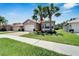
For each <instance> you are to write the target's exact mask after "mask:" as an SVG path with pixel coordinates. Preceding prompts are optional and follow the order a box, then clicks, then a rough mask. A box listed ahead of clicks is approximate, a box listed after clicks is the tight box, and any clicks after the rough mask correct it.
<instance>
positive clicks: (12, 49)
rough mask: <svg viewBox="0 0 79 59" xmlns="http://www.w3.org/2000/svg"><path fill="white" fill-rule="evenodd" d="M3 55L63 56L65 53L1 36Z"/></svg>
mask: <svg viewBox="0 0 79 59" xmlns="http://www.w3.org/2000/svg"><path fill="white" fill-rule="evenodd" d="M0 55H1V56H63V54H60V53H57V52H53V51H49V50H46V49H43V48H40V47H36V46H32V45H29V44H26V43H23V42H19V41H15V40H12V39H9V38H0Z"/></svg>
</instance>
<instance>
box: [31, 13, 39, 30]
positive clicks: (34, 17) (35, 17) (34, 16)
mask: <svg viewBox="0 0 79 59" xmlns="http://www.w3.org/2000/svg"><path fill="white" fill-rule="evenodd" d="M32 19H33V20H35V21H36V24H35V29H34V30H35V31H36V30H37V29H38V30H39V28H38V26H37V24H38V23H37V20H38V17H37V15H35V14H34V15H33V16H32Z"/></svg>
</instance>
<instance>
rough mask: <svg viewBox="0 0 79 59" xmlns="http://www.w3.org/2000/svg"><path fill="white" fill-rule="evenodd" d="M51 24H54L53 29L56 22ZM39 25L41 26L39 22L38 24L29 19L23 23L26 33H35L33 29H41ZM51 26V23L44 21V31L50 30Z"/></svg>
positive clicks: (42, 26)
mask: <svg viewBox="0 0 79 59" xmlns="http://www.w3.org/2000/svg"><path fill="white" fill-rule="evenodd" d="M51 23H52V28H54V26H55V21H52V22H51ZM39 24H40V22H39V21H37V22H36V21H34V20H30V19H28V20H26V21H25V22H24V23H23V27H24V31H29V32H33V29H36V28H39ZM49 26H50V23H49V21H43V22H42V25H41V28H42V31H45V30H48V29H49Z"/></svg>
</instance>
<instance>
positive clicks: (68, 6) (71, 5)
mask: <svg viewBox="0 0 79 59" xmlns="http://www.w3.org/2000/svg"><path fill="white" fill-rule="evenodd" d="M78 5H79V4H76V3H66V4H64V6H63V7H64V8H65V9H71V8H73V7H75V6H78Z"/></svg>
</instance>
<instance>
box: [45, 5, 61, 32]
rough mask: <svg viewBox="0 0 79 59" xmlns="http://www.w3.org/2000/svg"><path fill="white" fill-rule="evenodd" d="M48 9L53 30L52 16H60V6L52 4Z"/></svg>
mask: <svg viewBox="0 0 79 59" xmlns="http://www.w3.org/2000/svg"><path fill="white" fill-rule="evenodd" d="M45 8H46V11H47V15H48V18H49V22H50V27H49V28H50V31H52V23H51V22H52V16H56V17H58V16H60V15H61V13H59V11H60V8H59V7H57V6H54V4H50V5H49V6H46V7H45Z"/></svg>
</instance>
